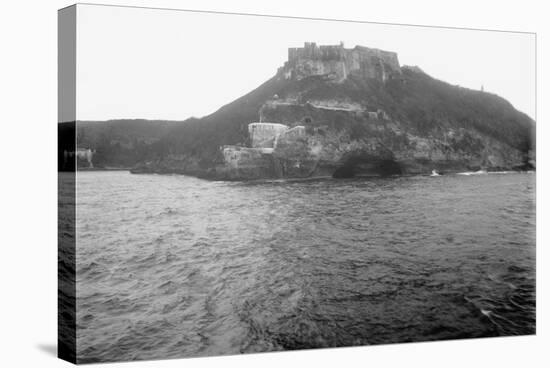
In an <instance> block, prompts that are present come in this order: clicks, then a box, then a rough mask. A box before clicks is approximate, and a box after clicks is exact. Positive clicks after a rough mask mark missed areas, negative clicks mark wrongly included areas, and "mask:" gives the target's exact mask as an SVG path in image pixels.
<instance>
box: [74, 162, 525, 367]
mask: <svg viewBox="0 0 550 368" xmlns="http://www.w3.org/2000/svg"><path fill="white" fill-rule="evenodd" d="M78 180H79V182H78V192H77V193H78V203H79V207H78V215H79V219H78V223H77V236H78V247H77V269H76V273H77V282H78V287H77V326H78V332H77V336H78V357H79V361H80V362H97V361H118V360H135V359H151V358H170V357H183V356H202V355H214V354H235V353H248V352H257V351H276V350H291V349H302V348H319V347H334V346H353V345H365V344H384V343H393V342H408V341H427V340H439V339H455V338H469V337H486V336H504V335H518V334H532V333H534V331H535V233H534V231H535V211H534V205H535V204H534V201H533V199H534V188H535V185H534V184H535V183H534V177H533V176H531V175H521V174H517V175H513V174H510V175H478V176H475V178H474V177H469V178H466V177H464V176H455V175H443V176H441V177H439V178H438V180H432V178H430V177H408V178H387V179H380V178H378V179H377V178H371V179H346V180H313V181H307V182H300V181H295V182H293V181H291V182H288V181H273V182H254V183H225V182H208V181H202V180H199V179H195V178H190V177H185V176H159V175H130V174H128V173H125V172H83V173H80V174H79V175H78Z"/></svg>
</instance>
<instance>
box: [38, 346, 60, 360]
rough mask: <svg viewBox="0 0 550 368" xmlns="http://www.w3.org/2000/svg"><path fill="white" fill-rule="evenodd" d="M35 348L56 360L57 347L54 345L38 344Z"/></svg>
mask: <svg viewBox="0 0 550 368" xmlns="http://www.w3.org/2000/svg"><path fill="white" fill-rule="evenodd" d="M36 348H37V349H38V350H40V351H42V352H43V353H46V354H47V355H50V356H52V357H54V358H57V345H56V344H38V345H36Z"/></svg>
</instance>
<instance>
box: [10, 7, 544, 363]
mask: <svg viewBox="0 0 550 368" xmlns="http://www.w3.org/2000/svg"><path fill="white" fill-rule="evenodd" d="M104 2H109V3H114V4H127V5H128V4H130V5H142V6H148V5H153V6H157V7H171V8H189V9H193V8H194V9H205V10H221V11H232V12H235V11H237V12H249V13H267V14H281V15H288V14H291V15H298V16H312V17H321V18H323V17H324V18H339V19H359V20H363V19H366V20H370V21H383V22H395V23H415V24H427V25H447V26H457V27H464V26H466V27H474V28H491V29H509V30H523V31H535V32H538V42H539V44H538V59H537V63H538V65H539V70H538V99H537V101H538V106H537V107H538V111H537V117H538V124H537V125H538V128H537V134H538V140H539V144H538V145H537V147H538V148H539V152H538V157H537V158H538V160H537V161H538V171H537V180H538V182H537V184H538V185H537V188H538V193H537V199H538V204H537V211H538V218H537V219H538V226H537V236H538V250H537V256H538V257H537V263H538V268H537V269H538V281H537V291H538V310H539V314H538V335H537V336H536V337H520V338H511V337H508V338H499V339H482V340H464V341H449V342H437V343H416V344H402V345H388V346H377V347H363V348H342V349H331V350H316V351H304V352H287V353H273V354H257V355H247V356H233V357H222V358H201V359H186V360H172V361H155V362H139V363H129V364H112V365H109V367H181V366H182V365H185V366H187V367H217V366H219V365H224V366H228V367H239V368H241V367H257V366H262V367H263V366H266V367H281V366H284V367H286V366H301V367H306V366H327V367H329V366H359V365H369V366H373V367H378V366H383V367H443V366H444V367H477V366H487V367H541V366H547V364H548V360H549V358H548V353H547V350H548V346H550V326H549V319H548V310H550V309H549V307H550V303H549V301H548V296H549V290H550V288H549V283H548V277H549V272H548V264H550V259H549V251H548V247H547V246H546V245H547V243H548V241H549V239H550V238H549V236H548V230H547V228H548V225H546V229H545V228H544V224H545V223H546V224H547V223H548V219H549V216H548V209H549V206H548V194H547V191H545V188H549V187H550V186H549V184H550V183H549V180H548V174H547V173H548V162H549V160H548V159H549V157H548V146H546V145H544V140H545V139H547V138H550V136H549V134H548V128H547V126H546V125H545V123H546V121H545V120H546V118H547V117H548V103H547V101H548V99H549V96H548V89H547V88H548V73H547V70H548V69H547V65H549V63H550V59H549V57H548V44H547V39H548V38H549V37H550V32H549V29H548V26H547V24H548V20H547V16H546V14H547V12H545V11H544V6H543V2H539V1H530V0H525V1H521V2H519V1H514V2H507V1H502V0H501V1H483V2H482V1H479V0H471V1H470V0H462V1H454V2H443V1H422V0H416V1H407V0H393V1H391V2H383V1H377V2H358V1H355V2H354V1H351V0H349V1H348V0H340V1H338V2H332V3H327V5H324V4H323V3H322V2H319V1H301V2H298V1H296V0H289V1H286V0H278V1H271V2H266V1H263V2H260V1H253V0H232V1H223V0H218V1H214V0H189V1H169V0H158V1H138V0H125V1H110V0H104ZM66 5H70V2H69V1H61V0H50V1H41V0H27V1H11V2H3V3H2V4H0V17H1V19H0V45H1V46H0V47H1V50H2V52H1V54H0V101H1V103H0V106H1V108H0V117H1V124H2V128H3V129H2V135H1V137H2V140H1V144H0V150H1V151H0V157H1V158H2V163H3V166H2V171H1V176H0V195H1V197H0V198H1V200H0V211H1V212H0V220H1V222H0V223H1V228H0V229H1V231H0V237H1V238H0V249H1V255H0V262H1V263H0V273H1V274H0V282H1V284H0V286H1V290H2V300H1V303H0V339H1V340H0V366H2V367H63V366H69V364H68V363H65V362H62V361H60V360H57V359H56V358H55V357H54V354H53V352H52V351H55V344H56V326H57V325H56V298H57V297H56V288H57V279H56V278H57V274H56V270H57V253H56V251H57V250H56V246H57V245H56V242H57V240H56V232H57V227H56V216H57V208H56V201H57V198H56V186H57V175H56V165H57V163H56V123H57V111H56V110H57V103H56V98H57V97H56V96H57V93H56V84H57V77H56V73H57V72H56V58H57V50H56V47H57V46H56V42H57V36H56V32H57V19H56V10H57V9H58V8H61V7H63V6H66ZM218 31H219V32H223V30H218ZM426 69H428V67H426ZM254 83H255V82H254ZM23 139H24V142H25V143H24V145H22V144H21V141H22V140H23ZM545 192H546V193H545ZM545 363H546V365H545Z"/></svg>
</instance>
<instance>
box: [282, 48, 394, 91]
mask: <svg viewBox="0 0 550 368" xmlns="http://www.w3.org/2000/svg"><path fill="white" fill-rule="evenodd" d="M280 72H282V74H283V76H284V77H285V78H286V79H298V80H299V79H302V78H305V77H309V76H313V75H326V76H328V77H329V78H331V79H334V80H335V81H337V82H341V81H343V80H345V79H346V78H347V77H348V75H350V74H357V75H360V76H362V77H365V78H374V79H379V80H381V81H383V82H385V81H386V80H387V79H388V78H391V77H392V75H393V74H396V73H397V74H401V67H400V65H399V60H398V58H397V53H395V52H390V51H384V50H379V49H372V48H368V47H363V46H356V47H354V48H352V49H346V48H344V45H343V44H340V45H326V46H325V45H322V46H318V45H317V44H316V43H315V42H306V43H305V44H304V47H295V48H289V49H288V61H287V62H286V63H285V65H284V66H283V68H282V70H281V71H280Z"/></svg>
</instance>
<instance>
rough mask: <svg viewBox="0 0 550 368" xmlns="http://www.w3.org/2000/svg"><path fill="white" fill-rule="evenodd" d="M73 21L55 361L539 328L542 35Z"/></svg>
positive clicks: (90, 10)
mask: <svg viewBox="0 0 550 368" xmlns="http://www.w3.org/2000/svg"><path fill="white" fill-rule="evenodd" d="M367 20H368V19H367ZM59 22H60V31H63V32H67V34H65V35H62V34H60V35H59V37H60V46H59V47H60V53H63V52H69V53H70V52H72V51H71V50H73V51H74V55H73V54H71V55H69V57H68V59H67V60H68V61H67V63H71V62H74V68H68V67H67V65H68V64H63V65H65V67H66V68H65V69H63V70H60V73H61V74H63V73H65V72H67V71H68V70H70V71H71V73H73V74H72V75H71V76H72V77H74V91H72V92H74V100H71V98H68V100H70V101H67V102H65V101H60V110H59V124H58V131H59V138H58V139H59V143H58V154H57V160H58V161H57V162H58V169H59V198H58V200H59V242H60V243H59V244H60V245H59V262H60V263H59V278H60V280H59V306H60V310H59V311H60V312H59V313H60V315H59V326H60V327H59V335H60V337H59V349H60V350H59V352H60V357H62V358H64V359H67V360H70V361H73V362H76V363H96V362H115V361H132V360H151V359H170V358H188V357H203V356H216V355H235V354H248V353H259V352H275V351H288V350H299V349H317V348H335V347H351V346H366V345H381V344H394V343H409V342H425V341H439V340H454V339H471V338H485V337H502V336H518V335H532V334H535V333H536V282H535V277H536V272H535V271H536V248H535V245H536V241H535V239H536V234H535V229H536V216H535V213H536V202H535V201H536V194H535V190H536V179H535V173H536V159H537V157H536V140H535V137H536V122H535V115H536V106H535V57H536V55H535V52H536V43H535V41H536V37H535V35H534V34H533V33H529V32H502V31H490V30H472V29H454V28H444V27H424V26H416V25H397V24H379V23H369V22H367V21H365V22H347V21H337V20H330V19H307V18H291V17H272V16H264V15H244V14H230V13H221V12H220V13H216V12H203V11H179V10H167V9H152V8H137V7H119V6H100V5H93V4H78V5H74V6H71V7H69V8H65V9H62V10H60V11H59ZM214 26H215V28H216V30H217V31H216V32H212V27H214ZM71 32H72V33H71ZM66 40H69V41H66ZM66 42H69V43H68V44H71V42H72V45H75V46H76V48H74V49H71V48H70V47H66V46H65V45H66V44H67V43H66ZM73 56H74V57H73ZM71 57H73V58H72V59H71ZM63 58H66V56H64V55H61V54H60V63H62V62H63V60H65V59H63ZM60 65H61V64H60ZM73 69H74V70H73ZM60 78H64V76H63V75H61V76H60ZM64 85H65V84H64V83H60V88H62V87H63V86H64ZM69 89H70V88H69ZM60 96H61V98H63V96H64V95H63V91H60ZM71 101H73V103H74V106H73V105H71Z"/></svg>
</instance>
